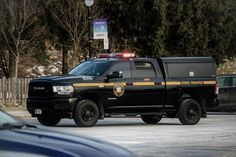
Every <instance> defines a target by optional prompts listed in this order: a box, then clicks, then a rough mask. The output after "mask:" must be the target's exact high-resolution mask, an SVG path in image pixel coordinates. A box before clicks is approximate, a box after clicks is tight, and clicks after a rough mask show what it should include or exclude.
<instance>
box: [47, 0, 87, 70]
mask: <svg viewBox="0 0 236 157" xmlns="http://www.w3.org/2000/svg"><path fill="white" fill-rule="evenodd" d="M52 6H53V8H51V15H52V17H53V20H54V21H55V23H56V24H57V25H58V26H59V27H60V28H61V29H63V31H64V33H66V34H67V36H68V42H67V43H68V45H66V46H67V47H68V46H69V47H70V48H69V49H70V50H72V57H73V61H72V62H73V63H75V62H78V61H79V60H80V56H81V55H83V53H82V52H81V49H80V48H81V41H82V38H83V36H85V34H86V29H87V22H86V17H87V11H86V7H85V5H84V0H54V1H53V2H52ZM64 46H65V45H64ZM73 65H74V64H73Z"/></svg>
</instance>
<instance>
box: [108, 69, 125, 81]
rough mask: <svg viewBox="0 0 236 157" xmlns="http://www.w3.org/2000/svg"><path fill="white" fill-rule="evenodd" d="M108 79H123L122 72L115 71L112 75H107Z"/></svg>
mask: <svg viewBox="0 0 236 157" xmlns="http://www.w3.org/2000/svg"><path fill="white" fill-rule="evenodd" d="M106 77H107V79H108V80H109V79H115V78H123V73H122V71H114V72H113V73H112V74H111V75H106Z"/></svg>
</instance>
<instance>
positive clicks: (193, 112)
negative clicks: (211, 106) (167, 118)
mask: <svg viewBox="0 0 236 157" xmlns="http://www.w3.org/2000/svg"><path fill="white" fill-rule="evenodd" d="M201 115H202V110H201V106H200V105H199V103H198V102H197V101H196V100H193V99H185V100H183V101H182V102H181V104H180V106H179V111H178V117H179V121H180V122H181V123H182V124H183V125H195V124H197V123H198V122H199V121H200V119H201Z"/></svg>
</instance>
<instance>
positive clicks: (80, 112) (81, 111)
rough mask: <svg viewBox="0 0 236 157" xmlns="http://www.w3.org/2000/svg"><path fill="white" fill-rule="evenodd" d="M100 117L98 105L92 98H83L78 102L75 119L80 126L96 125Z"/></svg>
mask: <svg viewBox="0 0 236 157" xmlns="http://www.w3.org/2000/svg"><path fill="white" fill-rule="evenodd" d="M98 118H99V109H98V107H97V105H96V104H95V103H94V102H92V101H90V100H82V101H80V102H79V103H78V104H77V107H76V110H75V115H74V121H75V123H76V124H77V125H78V126H80V127H91V126H94V125H95V124H96V123H97V121H98Z"/></svg>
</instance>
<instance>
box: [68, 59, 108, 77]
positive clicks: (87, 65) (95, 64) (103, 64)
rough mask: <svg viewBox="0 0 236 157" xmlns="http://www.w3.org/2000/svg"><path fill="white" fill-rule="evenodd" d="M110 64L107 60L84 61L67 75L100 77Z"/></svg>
mask: <svg viewBox="0 0 236 157" xmlns="http://www.w3.org/2000/svg"><path fill="white" fill-rule="evenodd" d="M110 64H111V62H110V61H107V60H91V61H86V62H83V63H81V64H79V65H78V66H76V67H75V68H74V69H72V70H71V71H70V72H69V74H71V75H89V76H100V75H102V74H103V73H104V72H105V71H106V70H107V68H108V67H109V65H110Z"/></svg>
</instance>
